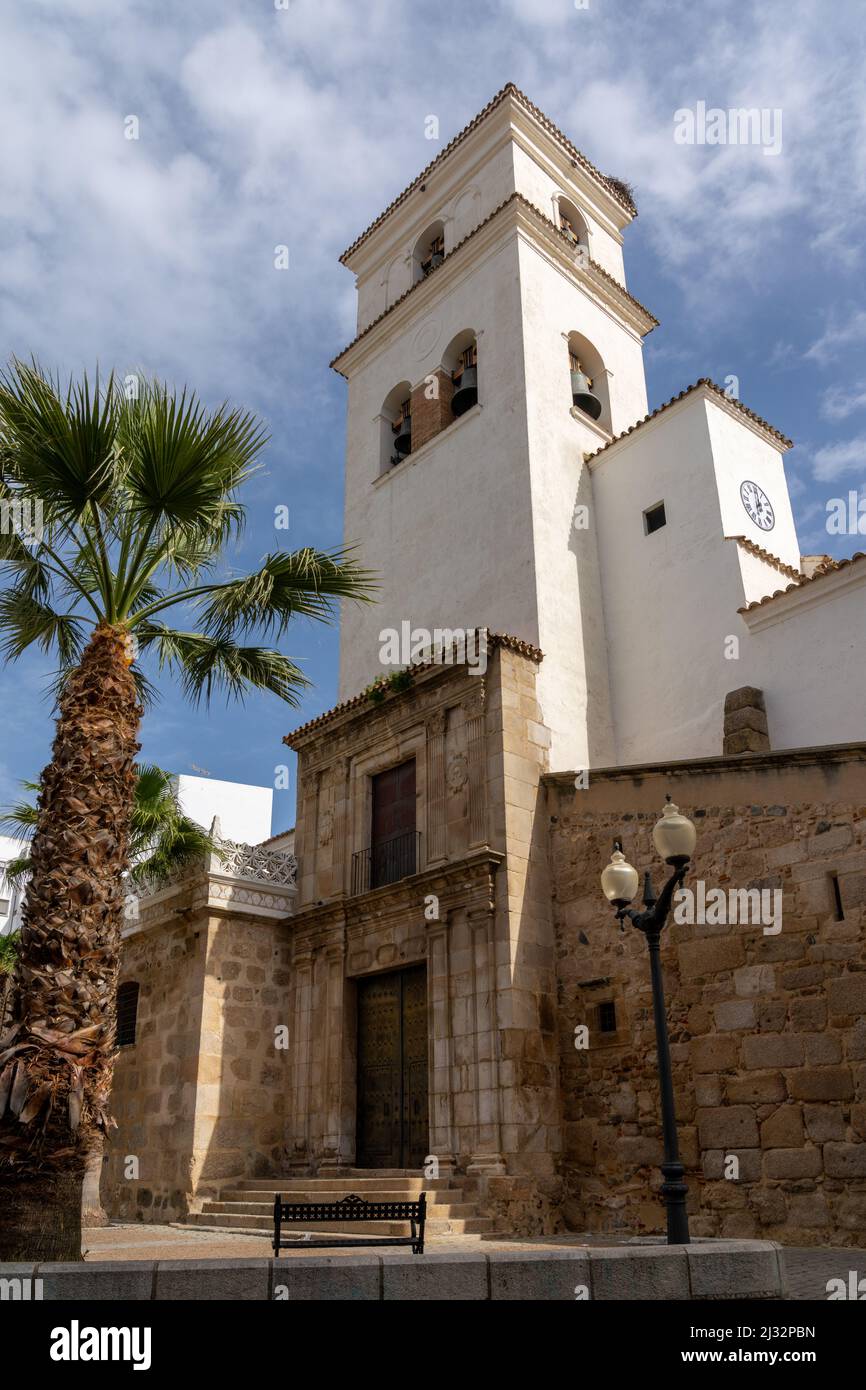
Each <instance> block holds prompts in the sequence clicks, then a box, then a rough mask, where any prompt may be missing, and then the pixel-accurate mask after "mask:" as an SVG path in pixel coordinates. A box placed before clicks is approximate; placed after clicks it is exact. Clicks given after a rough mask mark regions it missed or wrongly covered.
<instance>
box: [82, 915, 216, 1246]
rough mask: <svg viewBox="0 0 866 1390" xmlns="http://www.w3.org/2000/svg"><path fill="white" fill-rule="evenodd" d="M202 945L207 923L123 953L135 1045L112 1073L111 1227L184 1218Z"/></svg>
mask: <svg viewBox="0 0 866 1390" xmlns="http://www.w3.org/2000/svg"><path fill="white" fill-rule="evenodd" d="M206 942H207V924H206V922H202V921H200V920H199V921H191V922H184V921H177V920H176V919H175V922H174V923H172V924H170V925H168V924H167V925H166V926H165V927H164V928H163V929H162V930H158V931H153V932H142V933H140V934H138V935H136V936H133V937H131V938H129V940H127V941H126V942H125V943H124V945H123V950H122V955H121V973H120V979H121V982H124V981H131V980H136V981H137V982H138V985H139V995H138V1018H137V1025H136V1037H135V1042H134V1043H133V1044H132V1045H131V1046H129V1047H122V1048H120V1050H119V1052H118V1056H117V1062H116V1065H115V1068H114V1081H113V1085H112V1091H111V1114H112V1116H113V1117H114V1119H115V1121H116V1123H117V1129H115V1130H112V1131H111V1132H110V1134H109V1136H108V1141H107V1143H106V1156H105V1161H104V1164H103V1176H102V1201H103V1204H104V1206H105V1209H106V1211H107V1212H108V1214H109V1216H111V1217H112V1218H113V1219H115V1220H124V1221H130V1220H142V1221H175V1220H177V1219H178V1218H180V1217H182V1216H183V1215H184V1214H185V1213H186V1212H187V1210H188V1209H189V1203H190V1197H191V1194H192V1173H191V1162H190V1158H191V1152H192V1127H193V1122H194V1115H195V1091H196V1084H197V1078H198V1051H199V1040H200V1035H201V1009H202V981H203V977H204V962H205V955H206ZM133 1160H134V1161H135V1162H133ZM136 1165H137V1166H136Z"/></svg>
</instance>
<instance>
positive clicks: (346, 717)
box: [283, 632, 544, 750]
mask: <svg viewBox="0 0 866 1390" xmlns="http://www.w3.org/2000/svg"><path fill="white" fill-rule="evenodd" d="M497 647H504V648H505V649H506V650H508V651H513V652H517V653H518V654H519V655H520V656H525V657H526V658H527V660H529V661H533V662H540V661H542V660H543V659H544V657H543V653H542V652H540V651H539V649H538V648H537V647H533V646H532V644H531V643H530V642H524V641H522V640H521V639H520V638H519V637H511V636H510V635H509V634H508V633H503V632H488V633H487V651H488V653H490V652H491V651H494V650H495V649H496V648H497ZM406 669H407V671H411V672H412V675H413V676H414V677H415V683H413V685H411V686H410V687H409V688H408V689H407V690H404V691H399V692H398V691H393V692H391V691H389V692H388V693H386V695H385V699H384V701H381V702H379V703H377V704H374V703H373V701H372V700H371V699H370V697H369V695H368V694H367V692H366V691H365V690H362V691H361V693H360V694H359V695H354V696H353V697H352V698H351V699H350V700H344V701H343V702H342V704H339V705H335V706H334V708H333V709H330V710H327V711H326V712H325V713H324V714H320V715H317V716H316V718H315V719H311V720H309V721H308V722H307V723H306V724H302V725H301V727H300V728H299V729H294V730H293V731H292V732H291V733H289V734H286V735H285V737H284V738H283V743H285V744H287V745H288V747H289V748H293V749H295V750H300V749H301V748H304V747H307V746H308V745H309V744H310V743H312V742H313V740H314V739H315V738H317V737H318V736H319V735H320V734H321V733H323V732H324V731H325V729H326V727H327V728H328V730H329V732H330V730H331V729H332V728H333V727H334V726H336V725H341V726H342V727H343V728H344V729H345V728H346V727H347V726H348V725H349V724H351V723H353V722H354V721H355V720H357V719H359V718H362V717H364V718H369V716H370V715H371V714H373V713H374V712H376V711H378V710H381V709H390V710H391V713H392V714H393V713H394V708H395V706H396V705H397V704H398V703H399V702H402V703H403V706H404V707H407V706H408V708H409V709H412V708H413V707H412V706H411V704H410V703H409V702H410V698H411V697H412V696H413V694H415V693H416V690H417V689H419V688H423V685H427V684H428V683H429V682H435V681H436V680H437V679H439V680H443V679H446V678H447V677H448V676H449V675H451V676H453V675H454V674H455V673H457V672H460V673H461V675H462V677H463V679H465V680H477V679H479V678H478V677H477V676H469V675H468V667H467V666H466V665H465V663H464V664H458V663H456V662H455V663H448V662H438V661H420V662H415V663H413V664H412V665H411V666H407V667H406ZM422 683H423V684H422ZM414 713H415V711H414V710H413V714H414Z"/></svg>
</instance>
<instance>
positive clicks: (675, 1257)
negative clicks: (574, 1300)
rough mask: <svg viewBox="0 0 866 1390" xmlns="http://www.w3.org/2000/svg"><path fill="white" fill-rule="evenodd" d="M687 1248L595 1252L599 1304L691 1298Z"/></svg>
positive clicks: (592, 1264) (591, 1253) (592, 1263)
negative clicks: (604, 1302) (603, 1302)
mask: <svg viewBox="0 0 866 1390" xmlns="http://www.w3.org/2000/svg"><path fill="white" fill-rule="evenodd" d="M687 1249H688V1247H687V1246H685V1245H680V1246H677V1245H659V1246H652V1247H650V1246H635V1247H633V1248H625V1247H612V1248H591V1249H590V1250H589V1251H588V1254H589V1269H590V1278H591V1281H592V1298H593V1300H594V1301H596V1302H601V1301H612V1300H620V1299H621V1300H624V1301H631V1300H639V1301H640V1302H643V1301H645V1300H647V1301H650V1300H651V1301H658V1300H664V1299H676V1300H682V1299H687V1298H688V1297H689V1270H688V1263H687V1261H686V1250H687Z"/></svg>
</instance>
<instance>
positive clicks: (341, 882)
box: [331, 758, 349, 893]
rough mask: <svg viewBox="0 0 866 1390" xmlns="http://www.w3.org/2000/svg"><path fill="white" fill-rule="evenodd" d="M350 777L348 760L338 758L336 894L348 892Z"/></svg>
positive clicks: (335, 771) (336, 785)
mask: <svg viewBox="0 0 866 1390" xmlns="http://www.w3.org/2000/svg"><path fill="white" fill-rule="evenodd" d="M348 776H349V760H348V758H338V759H337V761H336V762H335V763H334V771H333V787H334V810H333V818H334V819H333V829H332V832H331V833H332V835H333V857H332V861H331V862H332V864H333V887H334V892H335V893H345V892H347V891H348V890H347V885H346V852H347V848H348V847H347V840H348V834H349V823H348V822H349V818H348V814H347V813H348V795H349V792H348V787H347V781H348Z"/></svg>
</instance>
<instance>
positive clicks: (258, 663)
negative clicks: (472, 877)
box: [0, 360, 372, 1261]
mask: <svg viewBox="0 0 866 1390" xmlns="http://www.w3.org/2000/svg"><path fill="white" fill-rule="evenodd" d="M129 380H130V379H129V378H127V381H129ZM132 381H133V382H135V378H133V379H132ZM264 443H265V434H264V431H263V429H262V427H261V425H260V424H259V422H258V421H257V420H256V419H255V417H254V416H252V415H250V414H248V413H245V412H241V411H238V410H235V409H230V408H229V407H228V406H227V405H222V406H220V407H218V408H216V409H214V410H208V409H206V408H205V406H204V405H203V404H201V403H200V402H199V401H198V399H197V398H196V397H195V395H194V394H192V393H191V392H188V391H187V390H186V389H184V390H183V391H182V392H180V393H178V392H177V391H174V390H171V389H170V388H169V387H168V386H166V385H165V384H163V383H160V382H158V381H141V382H139V383H137V389H135V390H132V391H129V392H127V391H125V390H124V389H122V387H121V385H120V383H119V382H118V381H117V380H116V379H115V377H114V375H113V374H112V375H111V377H109V379H108V381H107V383H104V384H103V385H102V386H100V383H99V380H98V378H97V380H96V382H95V384H94V385H93V386H91V383H90V382H89V381H88V379H87V377H86V376H85V377H84V378H83V379H82V381H81V382H78V383H75V382H70V383H69V385H68V387H66V388H65V389H64V388H63V387H62V386H61V384H60V382H59V381H58V380H55V379H52V378H50V377H48V376H46V375H45V374H44V373H43V372H42V370H41V368H40V367H39V366H38V364H36V363H35V362H34V363H32V364H24V363H22V362H19V361H17V360H13V362H12V363H11V364H10V366H9V367H8V368H7V369H6V370H5V371H4V372H2V373H0V512H2V516H3V520H4V523H6V524H4V525H2V526H0V569H2V570H4V571H5V572H6V574H7V575H9V576H10V577H11V583H10V584H9V587H7V588H6V589H5V590H2V591H0V651H2V652H3V654H4V655H5V656H6V657H7V658H9V659H10V660H14V659H15V658H16V657H18V656H20V655H21V653H22V652H24V651H26V650H27V649H28V648H29V647H31V646H33V645H34V644H36V645H37V646H38V647H41V648H42V649H43V650H45V651H47V652H55V653H56V654H57V657H58V659H59V668H60V669H59V675H58V707H59V712H58V717H57V722H56V730H55V738H54V744H53V749H52V758H51V762H50V763H49V764H48V766H47V767H46V768H45V770H44V772H43V774H42V778H41V782H40V793H39V802H38V820H37V823H36V827H35V833H34V835H33V840H32V843H31V851H30V858H31V863H32V872H31V877H30V881H29V884H28V888H27V895H26V898H25V903H24V910H23V915H22V928H21V941H20V951H19V959H18V964H17V966H16V971H15V976H14V982H13V1003H12V1018H13V1024H12V1028H11V1030H10V1031H8V1032H7V1033H6V1035H5V1037H3V1038H0V1209H2V1211H3V1220H2V1222H0V1260H31V1261H32V1260H78V1259H80V1258H81V1225H80V1212H81V1188H82V1181H83V1175H84V1168H85V1161H86V1156H87V1154H88V1153H90V1152H92V1151H93V1149H94V1148H95V1147H96V1143H97V1142H98V1140H99V1138H100V1136H101V1135H103V1134H104V1133H105V1130H106V1128H107V1126H108V1123H109V1117H108V1101H109V1093H110V1090H111V1077H112V1068H113V1056H114V1031H115V994H116V985H117V972H118V955H119V943H120V929H121V921H122V917H123V906H124V882H123V875H124V872H125V870H126V869H127V868H128V866H129V862H130V852H131V813H132V809H133V806H134V802H135V770H134V768H135V755H136V753H137V752H138V749H139V743H138V732H139V726H140V722H141V717H142V713H143V701H146V700H147V699H148V697H149V696H150V695H151V694H152V686H151V684H150V682H149V681H148V680H147V679H146V678H145V676H144V673H143V672H142V671H141V670H140V668H139V656H141V657H143V658H148V657H151V658H153V659H154V660H155V664H156V667H157V669H158V670H159V671H160V672H162V671H168V672H170V673H171V674H174V675H177V676H178V678H179V680H180V683H181V688H182V689H183V691H184V692H185V694H186V695H187V696H188V697H190V698H191V699H192V700H193V702H196V701H200V700H202V699H204V700H205V701H207V700H209V699H210V697H211V695H212V694H213V693H214V692H215V691H217V690H218V689H222V690H223V691H225V692H226V693H227V694H228V696H229V697H235V698H240V697H242V696H243V695H244V693H245V692H247V691H248V690H251V689H259V690H269V691H272V692H273V693H274V694H275V695H277V696H278V697H279V698H280V699H282V700H284V701H286V702H287V703H288V704H292V705H295V704H297V703H298V700H299V693H300V691H301V690H302V688H303V687H304V686H306V685H307V684H308V682H307V681H306V679H305V678H304V676H303V675H302V673H301V671H300V670H299V669H298V667H297V666H296V665H295V664H294V663H293V662H292V661H291V660H290V659H289V657H288V656H286V655H285V654H283V653H282V652H281V651H279V650H277V649H275V647H273V646H269V645H262V643H265V642H267V641H268V640H269V639H270V641H274V640H279V638H281V637H282V636H283V634H284V633H285V631H286V629H287V627H288V625H289V623H290V621H291V619H292V618H293V617H294V616H296V615H300V616H305V617H308V618H314V619H318V620H320V621H329V620H331V619H332V617H333V614H334V609H335V606H336V603H337V601H338V600H340V599H343V598H353V599H368V598H369V597H370V596H371V588H372V581H371V578H370V576H369V574H368V573H367V572H366V571H364V570H362V569H361V568H360V567H359V566H358V564H357V562H356V560H355V558H354V557H353V555H352V554H351V553H350V552H347V551H343V550H341V551H336V552H332V553H328V552H320V551H316V550H313V549H303V550H298V551H295V552H293V553H282V552H276V553H272V554H268V555H266V556H265V557H264V559H263V560H262V562H261V563H260V565H259V567H258V568H257V569H256V570H255V571H254V572H253V573H251V574H244V575H234V576H229V577H226V576H225V575H221V574H220V572H219V568H218V567H219V564H220V558H221V555H222V552H223V551H224V549H225V548H226V546H227V545H228V544H229V542H230V541H232V540H233V539H234V538H235V537H237V536H238V535H239V533H240V531H241V529H242V527H243V522H244V518H245V509H244V507H243V506H242V504H241V503H240V501H239V500H238V496H237V494H238V490H239V488H240V486H241V485H242V484H243V483H244V482H245V481H246V480H247V479H248V478H249V477H250V475H251V473H252V472H253V471H254V469H255V467H256V462H255V461H256V459H257V457H258V455H259V454H260V452H261V450H262V447H263V445H264ZM28 507H29V508H30V512H29V520H30V522H31V528H30V533H29V534H28V535H23V534H18V530H22V529H23V526H22V524H21V518H26V517H27V509H28ZM40 507H41V516H40V515H39V508H40ZM9 518H12V519H13V521H16V520H17V521H18V522H19V526H18V529H17V530H16V527H15V526H14V525H13V526H10V525H9V524H8V521H9ZM180 606H184V607H186V609H187V610H188V611H190V612H191V614H192V615H193V616H192V617H191V618H190V619H188V620H187V621H188V623H189V626H187V627H176V626H171V625H170V623H167V622H166V621H165V619H166V617H167V616H170V610H171V609H177V608H178V607H180ZM254 638H257V639H258V640H257V641H256V642H253V643H252V644H250V645H247V644H246V642H247V641H250V639H254Z"/></svg>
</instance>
